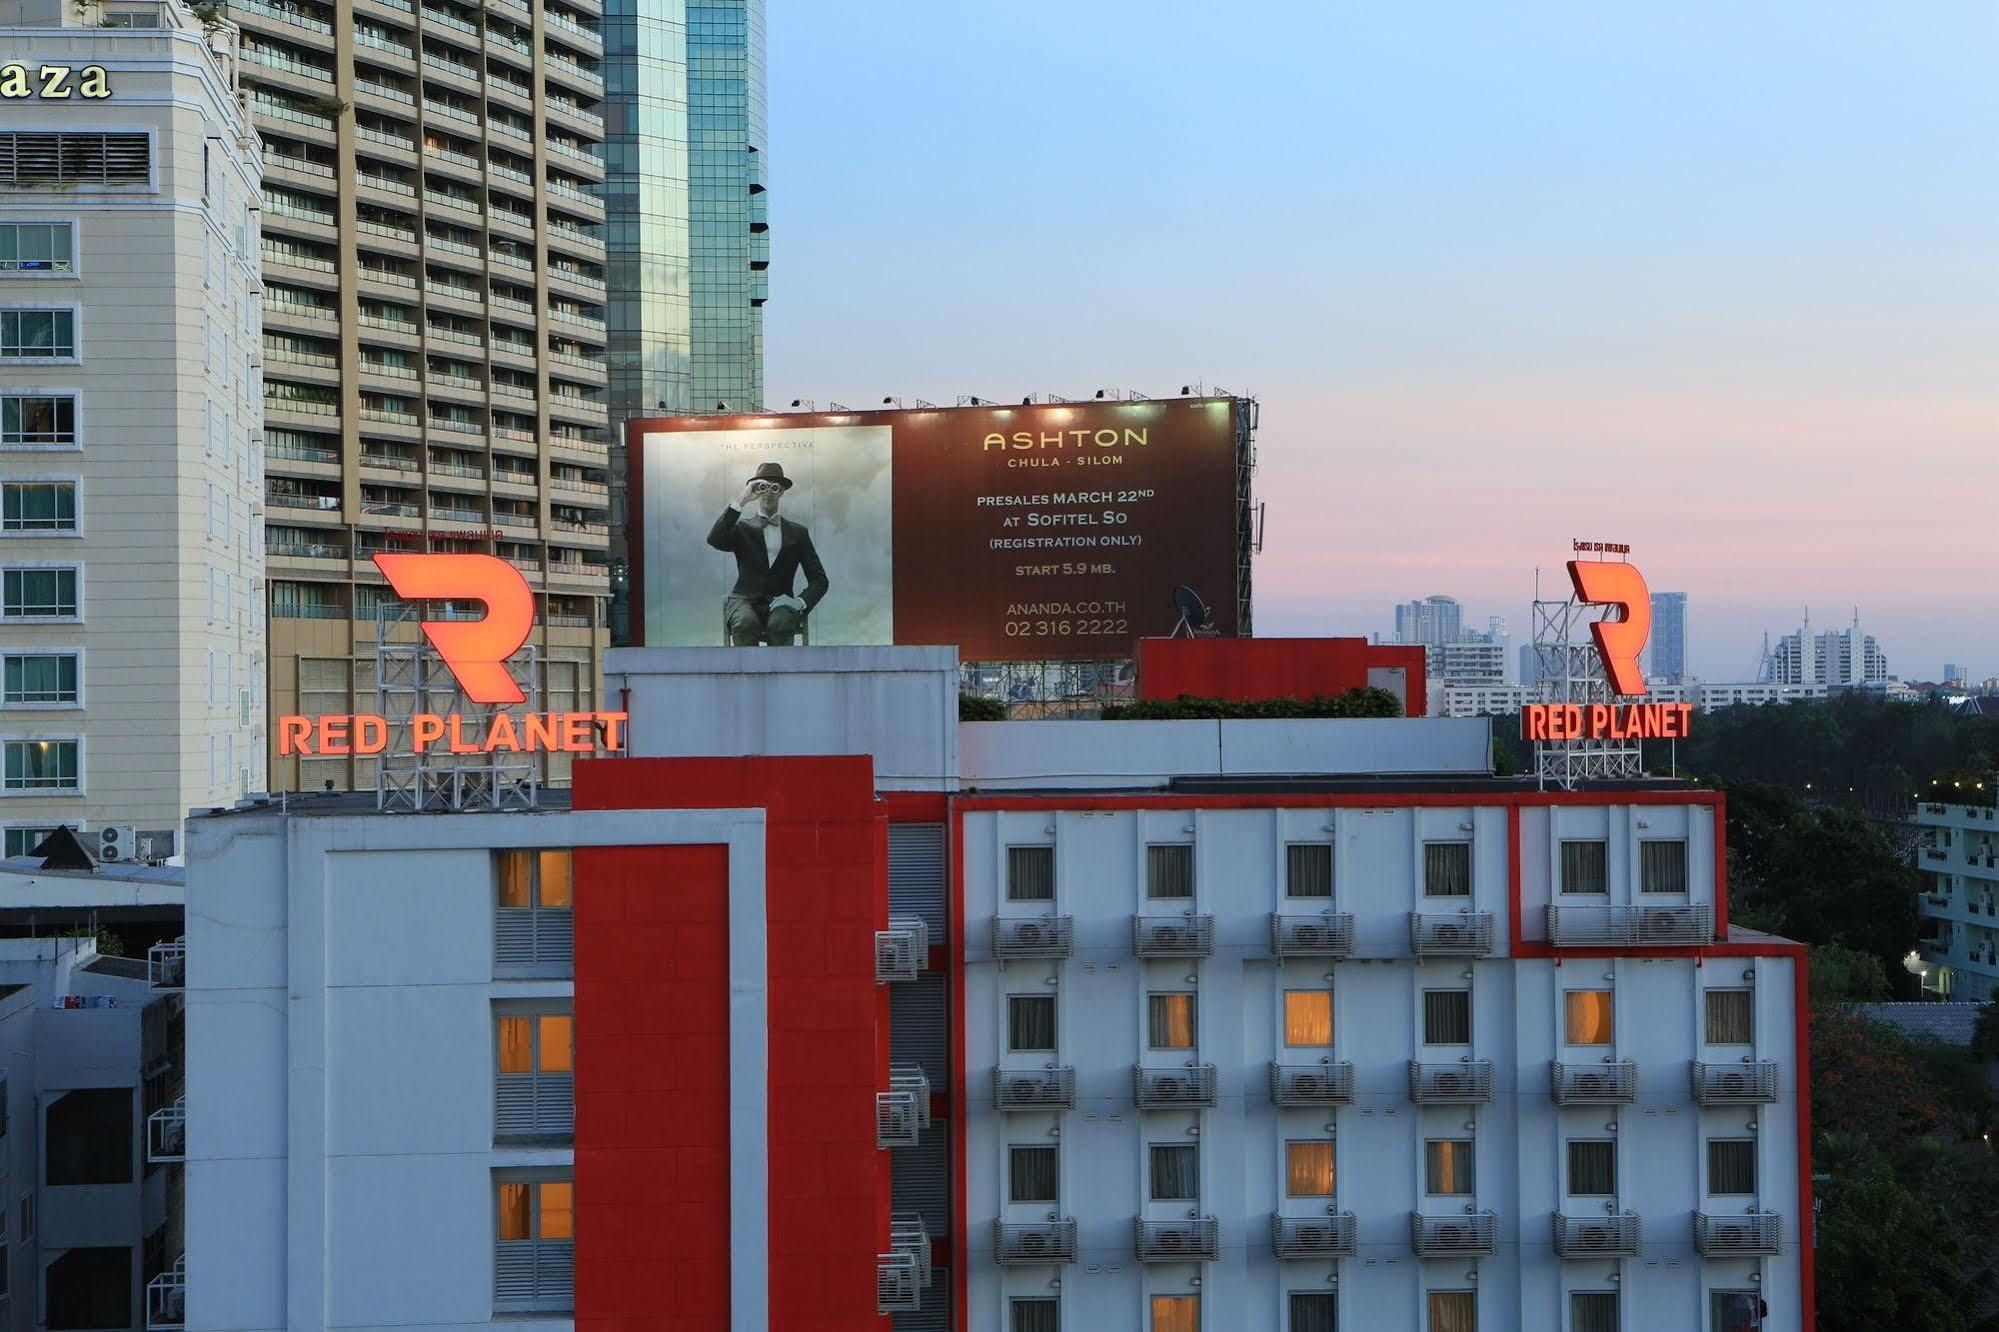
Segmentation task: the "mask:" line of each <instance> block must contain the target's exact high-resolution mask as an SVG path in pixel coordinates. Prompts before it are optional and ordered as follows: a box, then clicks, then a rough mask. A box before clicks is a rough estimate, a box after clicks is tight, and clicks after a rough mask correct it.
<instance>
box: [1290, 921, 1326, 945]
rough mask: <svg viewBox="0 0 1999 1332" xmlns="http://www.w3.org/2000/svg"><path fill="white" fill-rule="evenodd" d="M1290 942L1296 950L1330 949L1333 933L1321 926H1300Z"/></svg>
mask: <svg viewBox="0 0 1999 1332" xmlns="http://www.w3.org/2000/svg"><path fill="white" fill-rule="evenodd" d="M1292 942H1293V946H1294V947H1298V948H1330V947H1332V943H1333V932H1332V931H1331V930H1329V929H1327V928H1326V927H1325V926H1323V925H1300V926H1299V927H1298V929H1297V933H1296V934H1295V935H1294V936H1293V941H1292Z"/></svg>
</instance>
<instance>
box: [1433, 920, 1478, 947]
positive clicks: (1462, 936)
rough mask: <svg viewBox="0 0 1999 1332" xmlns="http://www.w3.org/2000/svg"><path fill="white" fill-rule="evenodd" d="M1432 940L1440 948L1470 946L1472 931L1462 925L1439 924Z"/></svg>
mask: <svg viewBox="0 0 1999 1332" xmlns="http://www.w3.org/2000/svg"><path fill="white" fill-rule="evenodd" d="M1431 940H1432V942H1433V943H1434V944H1435V945H1436V946H1437V947H1439V948H1469V947H1470V946H1471V944H1472V932H1471V931H1470V930H1468V929H1466V928H1465V927H1464V926H1462V925H1439V926H1437V929H1436V933H1435V934H1433V935H1432V936H1431Z"/></svg>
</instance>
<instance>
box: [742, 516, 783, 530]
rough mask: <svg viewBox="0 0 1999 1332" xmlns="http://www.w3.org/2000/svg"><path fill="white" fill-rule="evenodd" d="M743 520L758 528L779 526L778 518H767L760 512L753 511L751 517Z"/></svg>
mask: <svg viewBox="0 0 1999 1332" xmlns="http://www.w3.org/2000/svg"><path fill="white" fill-rule="evenodd" d="M743 521H744V522H746V523H748V524H749V525H750V526H751V527H757V528H763V527H776V526H777V519H775V518H766V517H764V516H763V515H762V514H760V513H753V514H751V515H750V516H749V517H747V518H745V519H743Z"/></svg>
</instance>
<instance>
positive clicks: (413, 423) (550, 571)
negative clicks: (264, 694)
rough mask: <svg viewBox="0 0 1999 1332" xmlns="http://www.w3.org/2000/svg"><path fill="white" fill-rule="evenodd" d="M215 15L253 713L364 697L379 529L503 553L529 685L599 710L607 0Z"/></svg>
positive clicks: (297, 763) (292, 769) (284, 777)
mask: <svg viewBox="0 0 1999 1332" xmlns="http://www.w3.org/2000/svg"><path fill="white" fill-rule="evenodd" d="M227 13H228V16H229V18H230V19H231V20H232V21H234V22H236V23H238V24H240V25H241V27H242V30H243V61H242V81H243V84H244V87H245V89H246V90H247V93H248V100H249V107H250V111H251V115H252V119H253V120H254V122H255V124H256V127H257V130H258V133H259V134H260V135H261V136H262V138H263V141H264V146H265V157H264V161H265V167H266V175H265V188H264V213H263V258H264V276H265V282H266V301H265V324H264V365H263V375H264V406H265V423H266V429H265V433H264V456H265V467H266V471H267V474H268V480H267V493H266V502H267V506H268V509H267V512H268V523H267V528H266V550H267V552H268V563H269V578H270V610H271V621H270V623H271V643H270V654H271V659H270V696H271V698H270V703H271V708H270V710H271V712H272V714H273V715H281V714H284V713H290V712H305V713H334V712H338V713H345V712H374V711H380V710H381V708H380V706H379V702H378V699H377V696H376V692H375V682H374V663H375V644H376V640H377V622H378V614H379V611H380V607H381V605H382V603H383V602H384V600H385V599H386V597H387V590H386V584H385V582H384V580H383V579H382V578H381V576H380V574H379V573H378V572H377V571H376V569H375V566H374V564H373V563H372V561H371V558H370V557H371V556H373V555H374V554H375V553H376V552H378V551H398V550H417V551H420V550H444V551H475V552H483V553H488V554H496V555H499V556H501V557H503V558H505V559H507V560H510V561H512V562H513V563H514V564H515V565H517V566H518V567H519V568H520V569H521V570H522V571H523V572H524V573H525V574H526V575H527V577H528V580H529V582H530V583H531V584H532V585H533V586H534V588H535V591H536V599H537V603H538V612H539V614H538V616H537V623H536V626H535V630H534V635H533V638H532V640H531V642H532V643H533V645H534V646H535V648H536V651H537V653H538V656H539V660H540V663H541V673H542V677H543V678H542V681H541V687H542V695H541V702H542V706H544V707H547V708H552V709H558V710H566V709H571V708H589V707H591V706H593V704H594V703H595V701H596V698H597V695H598V691H599V689H600V683H599V673H598V666H597V661H598V657H599V655H600V652H601V649H602V648H603V646H604V645H605V643H606V641H607V639H606V631H605V629H604V623H605V608H606V602H607V598H608V595H609V590H610V575H609V568H608V565H607V563H606V551H607V549H608V547H609V541H610V538H609V530H608V495H607V485H606V483H607V468H608V464H609V454H608V450H609V422H608V420H607V416H606V407H605V404H604V386H605V380H606V369H605V341H606V340H605V324H604V301H605V286H604V238H603V235H602V230H603V221H604V206H603V203H602V201H601V200H600V198H599V197H598V187H599V186H600V184H601V182H602V181H603V178H604V162H603V154H602V145H603V141H604V120H603V116H602V112H601V106H602V102H603V95H604V84H603V77H602V74H601V72H600V70H599V60H600V57H601V55H602V52H603V45H602V39H601V37H600V36H599V35H598V30H597V29H598V23H599V19H600V17H601V15H602V8H601V6H600V5H599V4H598V3H597V0H544V3H542V4H540V5H538V6H534V5H530V4H529V3H527V2H526V0H519V2H516V0H485V3H484V4H483V5H480V4H463V3H459V0H339V2H338V3H320V2H319V0H230V3H229V4H228V5H227ZM396 632H397V633H398V634H401V635H404V636H407V635H408V634H409V633H411V632H413V631H412V630H410V629H408V628H402V629H399V630H397V631H396ZM271 765H272V766H271V789H272V790H280V789H288V790H300V789H306V790H318V789H321V788H322V787H324V786H326V785H327V784H329V783H331V784H332V785H333V786H334V787H335V788H337V789H372V788H373V787H374V784H375V772H374V768H373V762H372V760H369V759H358V758H357V759H346V758H312V759H305V760H300V759H297V758H284V759H281V758H279V757H278V756H277V755H276V754H275V753H273V754H272V757H271ZM546 775H547V776H548V777H550V778H554V779H556V780H562V779H565V778H566V770H565V769H564V768H563V767H562V766H561V764H560V762H559V761H558V762H557V763H556V765H555V766H554V768H553V769H552V770H551V771H550V772H548V773H547V774H546Z"/></svg>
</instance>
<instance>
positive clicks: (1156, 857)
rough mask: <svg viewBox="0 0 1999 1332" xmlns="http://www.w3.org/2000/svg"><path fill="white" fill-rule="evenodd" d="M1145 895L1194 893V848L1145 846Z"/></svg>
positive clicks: (1189, 894)
mask: <svg viewBox="0 0 1999 1332" xmlns="http://www.w3.org/2000/svg"><path fill="white" fill-rule="evenodd" d="M1145 895H1146V896H1147V897H1192V896H1193V895H1194V848H1193V847H1191V846H1148V847H1146V848H1145Z"/></svg>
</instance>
